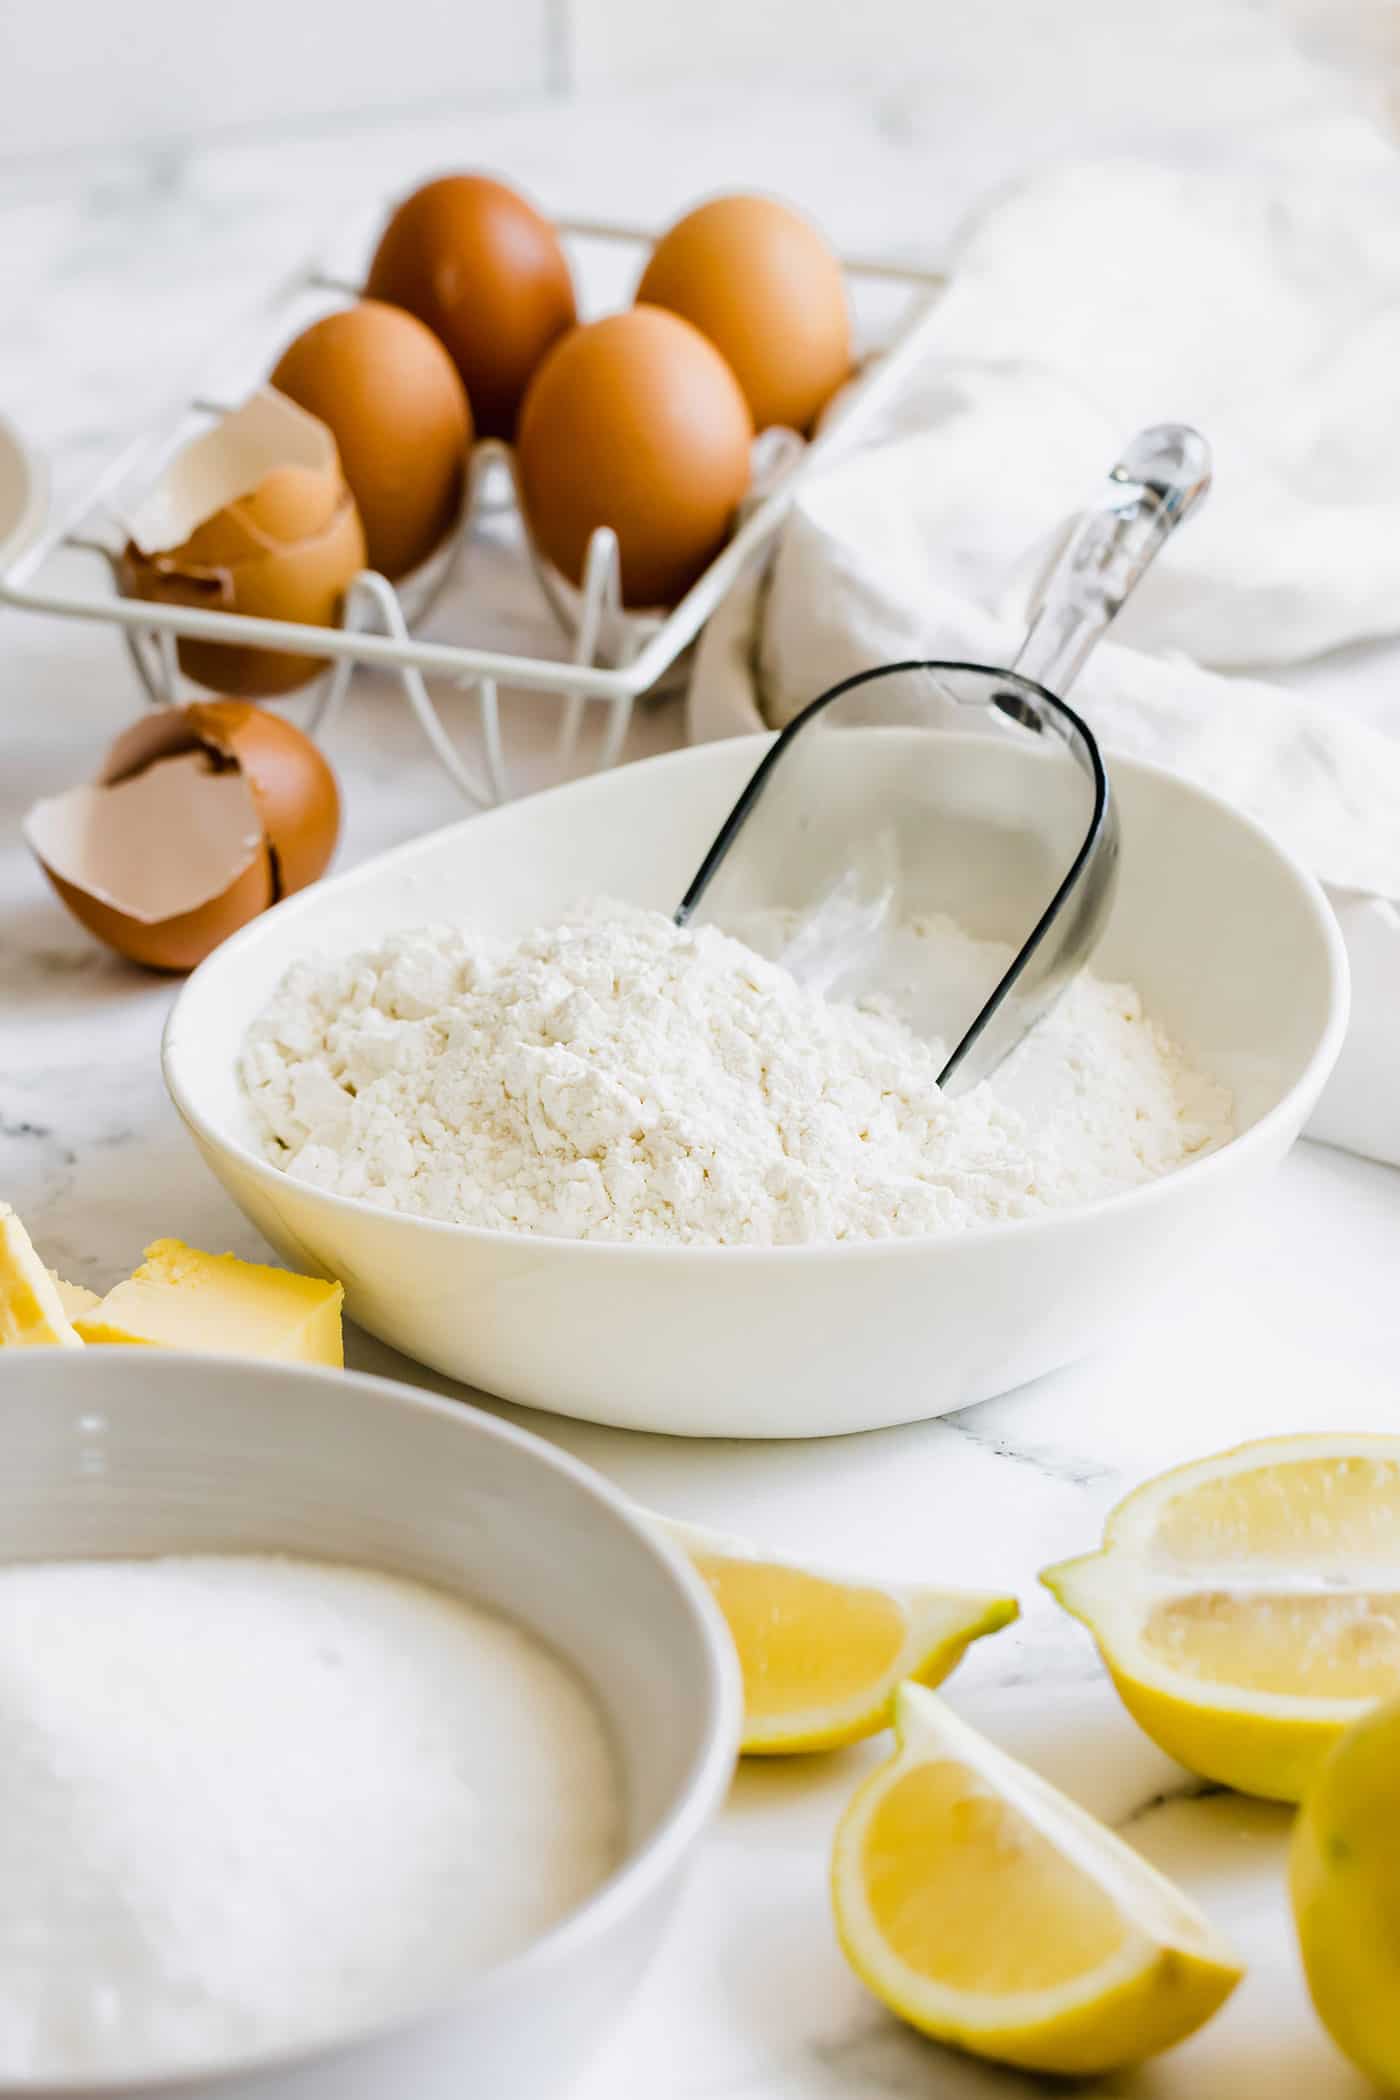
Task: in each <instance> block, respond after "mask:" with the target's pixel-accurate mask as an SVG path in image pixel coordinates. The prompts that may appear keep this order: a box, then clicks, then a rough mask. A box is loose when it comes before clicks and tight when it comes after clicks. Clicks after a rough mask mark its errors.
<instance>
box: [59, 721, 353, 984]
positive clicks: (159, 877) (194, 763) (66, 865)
mask: <svg viewBox="0 0 1400 2100" xmlns="http://www.w3.org/2000/svg"><path fill="white" fill-rule="evenodd" d="M338 829H339V797H338V795H337V792H336V786H335V779H334V776H333V774H332V773H331V770H330V768H329V766H328V765H327V764H326V762H325V760H324V759H323V758H322V756H321V754H320V752H319V751H317V749H316V747H315V745H314V744H313V743H312V742H311V741H310V739H309V738H308V737H305V736H303V735H302V733H301V731H300V730H298V729H295V728H294V727H293V726H292V724H291V723H289V722H283V721H280V720H279V719H278V718H277V717H276V716H274V715H265V714H262V713H261V712H260V711H259V710H258V709H257V708H255V707H251V706H249V705H248V704H247V703H246V702H243V701H236V700H218V701H206V702H197V703H195V704H194V705H193V706H191V707H187V708H178V709H174V708H172V709H169V710H167V711H164V712H162V713H160V714H155V715H150V716H146V717H144V718H143V719H142V720H140V721H138V722H136V723H133V724H132V726H131V727H130V728H129V729H128V730H126V731H125V732H124V733H123V734H122V735H121V736H120V737H118V738H117V740H116V742H115V743H114V744H113V745H112V747H111V749H110V751H109V752H108V754H107V758H106V761H105V763H104V765H103V769H102V772H101V774H100V776H99V778H98V780H97V782H96V783H95V784H94V785H91V786H87V787H78V788H70V789H69V790H68V791H67V793H65V794H62V795H55V796H53V797H51V798H49V799H48V800H47V801H43V802H39V803H36V804H35V806H34V808H33V809H31V810H30V812H29V814H28V816H27V817H26V819H25V824H24V831H25V837H26V839H27V841H28V843H29V846H30V849H31V851H32V852H33V853H34V855H35V858H36V859H37V860H38V862H39V864H40V866H41V867H42V868H43V870H44V872H45V874H46V875H47V876H48V878H49V880H50V881H51V882H52V884H53V886H54V888H55V889H56V890H57V892H58V894H59V896H60V897H62V899H63V901H64V902H65V904H67V906H68V908H69V910H70V911H71V912H72V913H73V915H74V917H75V918H76V919H78V920H79V921H80V923H81V924H82V925H84V926H86V927H87V928H88V930H89V932H91V933H94V934H95V935H96V936H97V938H98V939H99V940H101V941H104V942H105V943H106V944H107V945H108V946H109V947H111V948H115V949H116V951H117V952H118V954H120V955H124V956H126V957H128V958H129V959H130V960H131V961H133V962H139V963H144V964H145V965H146V966H147V967H148V968H151V969H157V970H189V969H193V967H194V966H195V964H196V963H198V962H202V961H203V959H204V957H205V956H206V955H208V954H209V953H210V951H211V950H212V949H214V948H215V947H217V946H218V944H219V942H220V941H222V940H224V939H226V938H227V936H228V935H229V934H230V933H234V932H236V931H237V929H238V928H239V927H240V926H243V925H246V924H247V922H248V921H249V920H250V919H253V918H256V917H257V915H258V914H259V912H263V911H266V910H267V909H268V907H269V906H270V905H272V904H275V903H276V902H277V900H278V898H279V897H282V896H287V895H290V894H291V892H292V891H293V890H296V889H301V888H304V887H305V886H306V884H307V883H309V882H312V881H314V880H315V879H316V877H317V876H318V875H319V874H321V873H322V871H323V870H324V869H325V867H326V865H327V863H328V862H329V860H330V857H331V853H332V852H333V850H334V847H335V840H336V834H337V831H338Z"/></svg>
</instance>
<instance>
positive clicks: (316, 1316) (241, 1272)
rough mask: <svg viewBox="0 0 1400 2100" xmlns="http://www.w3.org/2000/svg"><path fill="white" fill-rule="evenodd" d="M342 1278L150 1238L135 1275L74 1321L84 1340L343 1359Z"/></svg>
mask: <svg viewBox="0 0 1400 2100" xmlns="http://www.w3.org/2000/svg"><path fill="white" fill-rule="evenodd" d="M344 1296H345V1290H344V1286H343V1285H341V1284H339V1283H326V1282H324V1281H322V1279H321V1278H320V1277H316V1276H294V1275H293V1274H292V1273H291V1272H290V1270H287V1269H271V1268H264V1267H263V1266H262V1265H261V1264H260V1263H258V1262H251V1261H239V1260H238V1258H237V1257H236V1256H235V1255H232V1254H202V1253H201V1252H200V1251H199V1249H198V1248H197V1247H187V1246H185V1244H184V1242H183V1241H182V1240H157V1241H155V1243H154V1244H153V1245H152V1246H150V1247H148V1248H147V1249H146V1258H145V1260H144V1261H143V1262H142V1264H141V1266H140V1268H139V1269H138V1270H137V1271H136V1273H135V1275H134V1276H128V1277H127V1279H126V1281H125V1282H124V1283H119V1284H117V1285H116V1286H115V1287H114V1288H113V1289H112V1290H110V1291H108V1293H107V1295H106V1297H105V1298H103V1299H101V1300H100V1301H99V1302H98V1304H97V1305H96V1306H95V1307H94V1308H93V1309H92V1310H90V1311H88V1312H85V1313H83V1314H81V1315H80V1316H79V1317H78V1319H77V1320H76V1321H75V1322H74V1325H75V1326H76V1328H77V1332H78V1333H79V1335H81V1337H82V1339H83V1340H84V1341H85V1342H101V1343H113V1342H132V1343H139V1344H144V1345H145V1346H146V1347H148V1348H152V1349H198V1350H202V1351H204V1352H205V1353H206V1354H212V1355H215V1356H274V1357H278V1358H280V1359H282V1360H283V1361H284V1362H287V1363H308V1364H343V1363H344V1361H345V1349H344V1343H343V1340H342V1337H341V1329H340V1308H341V1303H342V1300H343V1299H344Z"/></svg>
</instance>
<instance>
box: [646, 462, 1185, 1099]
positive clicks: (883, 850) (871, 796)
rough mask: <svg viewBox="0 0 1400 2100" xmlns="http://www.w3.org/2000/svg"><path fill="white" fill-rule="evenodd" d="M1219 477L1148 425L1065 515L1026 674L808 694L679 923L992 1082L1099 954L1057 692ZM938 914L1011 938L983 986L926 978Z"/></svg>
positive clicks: (1094, 790) (1097, 792)
mask: <svg viewBox="0 0 1400 2100" xmlns="http://www.w3.org/2000/svg"><path fill="white" fill-rule="evenodd" d="M1209 485H1210V450H1209V447H1208V446H1207V444H1206V442H1205V440H1204V438H1202V437H1201V436H1200V435H1199V433H1198V432H1196V431H1194V430H1192V429H1190V428H1189V427H1187V426H1186V425H1184V424H1178V423H1162V424H1156V425H1154V426H1153V427H1152V428H1151V429H1149V430H1144V431H1142V432H1141V433H1140V434H1139V435H1138V436H1137V437H1135V438H1134V439H1133V441H1132V442H1131V444H1130V445H1128V447H1127V448H1126V450H1125V451H1124V454H1123V457H1122V458H1121V460H1120V461H1119V463H1118V465H1117V466H1116V467H1115V468H1114V469H1113V472H1112V473H1111V474H1110V476H1109V477H1108V481H1107V484H1106V486H1105V489H1104V493H1103V497H1102V499H1101V501H1100V502H1098V503H1097V504H1095V505H1094V506H1093V507H1092V508H1090V509H1089V510H1087V511H1085V512H1084V513H1083V514H1082V515H1081V516H1080V517H1079V518H1078V519H1077V520H1076V521H1075V523H1074V525H1073V526H1072V528H1071V529H1070V531H1069V534H1068V537H1067V539H1066V541H1065V543H1064V545H1063V547H1062V548H1061V550H1060V553H1059V555H1058V558H1057V559H1056V561H1055V562H1054V564H1053V566H1052V568H1051V570H1050V572H1049V574H1048V576H1047V577H1046V579H1045V580H1044V583H1043V585H1042V588H1041V590H1040V593H1039V598H1038V602H1037V606H1036V610H1035V613H1034V616H1033V618H1032V621H1031V625H1030V629H1029V632H1028V633H1027V635H1026V639H1025V642H1024V644H1023V646H1022V648H1021V652H1020V654H1019V655H1018V656H1017V658H1016V661H1015V663H1014V664H1013V665H1011V666H1010V667H1009V668H1007V669H999V668H997V667H995V666H993V665H986V664H967V663H942V662H922V661H918V662H910V663H898V664H887V665H884V666H882V667H881V668H879V669H877V670H872V671H862V672H860V673H858V674H857V675H856V676H854V677H852V678H847V679H844V680H843V681H842V682H841V684H839V685H835V686H833V687H832V688H831V690H830V691H829V692H826V693H823V694H821V695H820V696H819V698H817V699H815V700H813V701H812V702H810V704H809V705H808V706H807V707H806V708H804V709H803V711H802V713H801V714H800V715H798V716H797V718H796V719H795V720H794V721H793V722H792V723H790V724H789V726H788V727H787V728H786V729H785V730H784V731H783V732H782V734H781V735H780V736H779V737H778V739H777V741H776V742H775V743H774V744H773V746H772V747H771V749H770V750H769V751H768V752H767V754H766V755H765V757H764V758H763V760H762V761H761V763H760V764H759V766H758V768H757V770H756V771H755V772H754V774H753V777H752V778H751V780H750V781H749V782H748V785H747V786H746V787H745V789H744V792H743V793H742V795H741V796H740V797H739V800H738V801H737V802H736V803H735V805H734V808H733V809H732V810H731V811H730V813H729V816H728V817H727V818H726V820H725V822H724V824H723V826H722V827H721V829H720V832H719V834H718V836H717V837H716V839H715V842H714V844H713V845H712V846H711V848H710V850H709V852H708V853H707V854H706V856H705V859H704V861H703V862H702V864H701V866H700V869H699V871H698V873H697V874H696V876H695V879H694V881H693V882H692V883H691V885H690V888H689V889H688V890H687V891H686V894H685V896H684V898H683V899H682V901H681V904H680V907H679V909H678V911H677V912H676V921H677V924H679V925H685V924H687V923H688V922H691V921H696V920H702V919H704V920H711V921H714V922H716V923H718V924H720V925H722V926H723V927H725V929H726V930H727V931H730V932H734V933H738V934H740V935H742V936H743V937H744V938H746V939H751V940H753V941H754V944H755V945H757V946H760V947H762V948H763V949H764V950H765V952H767V953H770V954H775V955H776V956H777V957H778V958H779V959H780V960H781V961H782V962H784V963H785V964H786V965H787V966H788V967H789V968H790V969H791V970H792V971H793V973H794V975H796V976H797V977H798V978H799V979H800V980H801V981H802V982H804V983H807V984H811V985H814V986H815V987H817V988H818V989H820V990H821V991H822V992H824V993H827V994H830V995H832V996H840V997H842V998H848V999H861V1000H871V999H876V1000H878V999H882V998H884V997H886V996H888V997H889V998H890V1000H891V1003H892V1004H893V1005H895V1006H896V1007H897V1009H898V1010H899V1011H900V1012H901V1013H902V1015H903V1017H904V1018H905V1019H907V1020H908V1021H910V1022H911V1024H912V1025H913V1026H914V1027H916V1028H918V1029H920V1030H921V1032H923V1033H925V1034H927V1035H929V1036H931V1037H937V1038H938V1039H939V1040H940V1041H942V1042H944V1043H947V1042H951V1043H953V1044H954V1045H955V1047H954V1048H953V1050H952V1052H951V1054H950V1055H949V1056H948V1058H947V1061H946V1063H945V1065H944V1067H943V1069H942V1072H941V1074H940V1083H941V1084H942V1086H943V1087H944V1088H945V1089H947V1090H948V1091H949V1092H952V1093H958V1092H962V1091H964V1090H965V1089H967V1088H968V1087H971V1086H975V1085H976V1084H977V1083H978V1082H979V1081H980V1080H983V1079H985V1078H987V1076H988V1075H989V1074H990V1073H991V1072H993V1071H994V1070H995V1069H996V1067H997V1066H998V1065H999V1064H1000V1063H1001V1061H1002V1059H1003V1058H1004V1057H1005V1056H1006V1055H1007V1054H1008V1052H1009V1051H1011V1050H1013V1049H1014V1048H1015V1046H1016V1044H1017V1043H1018V1042H1020V1040H1021V1038H1022V1037H1023V1036H1024V1035H1025V1034H1026V1032H1027V1031H1028V1030H1029V1029H1030V1028H1032V1027H1033V1026H1034V1025H1035V1023H1036V1022H1037V1021H1038V1020H1039V1019H1040V1018H1041V1017H1042V1016H1043V1015H1044V1014H1046V1013H1047V1012H1048V1011H1049V1010H1050V1008H1051V1006H1053V1004H1054V1002H1055V1000H1056V999H1057V998H1058V996H1059V994H1060V993H1061V992H1062V991H1063V989H1064V987H1065V986H1066V985H1067V984H1068V982H1069V980H1070V979H1071V977H1072V976H1073V975H1074V973H1075V972H1076V971H1077V970H1078V969H1079V968H1080V967H1081V966H1082V964H1083V963H1084V962H1085V961H1086V960H1087V959H1088V957H1089V955H1090V954H1091V953H1092V951H1093V948H1094V945H1095V943H1096V942H1097V940H1098V938H1099V935H1100V933H1101V932H1102V930H1103V927H1104V924H1105V921H1106V919H1107V916H1108V909H1109V905H1110V903H1111V901H1112V897H1113V890H1114V884H1115V880H1116V873H1117V859H1118V814H1117V807H1116V804H1115V803H1114V800H1113V796H1112V792H1111V789H1110V785H1109V780H1108V775H1107V772H1106V770H1105V768H1104V763H1103V759H1102V757H1101V756H1100V753H1099V747H1098V744H1097V742H1096V741H1095V739H1094V736H1093V733H1092V732H1091V730H1090V729H1089V727H1088V725H1087V724H1086V723H1085V722H1084V721H1083V720H1082V719H1081V718H1080V716H1079V715H1077V714H1076V713H1075V712H1074V710H1073V708H1071V707H1069V706H1068V705H1067V704H1066V702H1065V700H1064V699H1063V697H1062V695H1063V694H1064V693H1065V692H1066V691H1067V690H1068V689H1069V687H1070V685H1071V684H1072V682H1073V680H1074V678H1075V676H1076V674H1077V673H1078V671H1079V669H1080V667H1081V665H1082V664H1083V663H1084V661H1085V659H1086V658H1087V656H1088V655H1089V652H1090V651H1091V649H1092V648H1093V647H1094V645H1095V643H1096V642H1097V641H1098V640H1099V637H1100V636H1101V635H1102V634H1103V633H1104V632H1105V631H1106V629H1107V628H1108V627H1109V625H1110V624H1111V622H1112V620H1113V619H1114V617H1115V615H1116V614H1117V613H1118V611H1119V610H1120V608H1121V607H1122V605H1123V604H1124V602H1125V601H1126V599H1127V598H1128V596H1129V594H1130V593H1131V591H1132V590H1133V589H1134V588H1135V586H1136V585H1137V583H1138V582H1139V580H1140V579H1141V577H1142V576H1143V575H1144V574H1145V572H1146V570H1147V569H1148V567H1149V566H1150V565H1151V563H1152V561H1153V560H1154V559H1155V558H1156V556H1157V554H1158V553H1159V551H1160V550H1161V548H1162V547H1163V546H1164V545H1165V544H1166V542H1167V540H1168V539H1169V538H1170V536H1171V534H1172V533H1173V532H1174V531H1175V529H1176V527H1177V526H1178V525H1179V524H1180V523H1181V522H1182V520H1183V519H1184V518H1185V517H1187V516H1188V515H1189V514H1190V512H1191V510H1192V509H1193V508H1194V507H1195V505H1196V504H1197V503H1198V502H1199V501H1200V500H1201V499H1202V497H1203V496H1204V495H1205V493H1206V491H1207V489H1208V487H1209ZM940 914H947V915H948V916H950V917H952V918H954V919H956V920H957V921H958V922H959V924H960V925H962V926H964V927H966V928H967V929H968V931H970V932H971V933H973V934H975V935H977V936H978V937H979V939H983V940H996V941H1000V942H1005V943H1008V944H1010V945H1011V947H1012V948H1013V949H1014V954H1013V957H1012V959H1011V961H1010V962H1009V964H1006V965H1005V966H1004V967H1003V966H1002V965H1001V964H1000V963H998V964H997V965H996V974H995V976H994V978H993V979H991V980H984V981H982V982H980V983H976V982H971V981H969V982H968V983H966V984H964V985H960V986H949V985H948V984H946V983H937V982H934V981H932V977H931V975H930V976H928V978H927V980H926V981H925V979H923V978H921V973H920V969H919V957H918V943H917V940H915V941H914V942H912V943H911V941H910V940H909V938H908V931H907V929H908V928H909V927H910V926H911V925H912V924H915V923H917V921H918V920H919V919H921V918H924V919H927V918H928V917H931V916H935V915H940Z"/></svg>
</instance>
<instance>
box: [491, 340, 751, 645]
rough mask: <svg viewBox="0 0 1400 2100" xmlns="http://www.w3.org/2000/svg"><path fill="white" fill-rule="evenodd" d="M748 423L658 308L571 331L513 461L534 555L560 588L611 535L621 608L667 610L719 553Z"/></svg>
mask: <svg viewBox="0 0 1400 2100" xmlns="http://www.w3.org/2000/svg"><path fill="white" fill-rule="evenodd" d="M752 442H753V423H752V421H751V419H750V416H749V411H748V408H747V406H746V404H745V401H744V397H743V395H742V393H741V392H740V391H739V385H738V382H737V380H736V379H735V377H734V374H733V373H732V372H731V371H730V369H729V367H728V365H727V364H726V363H725V361H724V359H723V358H722V357H721V356H720V354H719V352H718V351H717V350H716V349H715V347H714V345H713V344H712V343H710V342H707V341H706V339H705V337H704V336H703V335H701V334H700V332H699V330H698V329H695V328H692V327H691V325H690V323H689V322H688V321H683V320H681V319H679V318H678V316H677V315H675V314H669V313H663V312H662V311H661V310H660V308H659V307H654V306H636V307H633V308H632V309H631V311H630V312H628V313H621V314H609V315H608V316H607V317H606V319H604V320H601V321H593V322H590V323H589V324H588V325H587V326H586V327H583V328H575V329H574V330H573V331H572V333H571V334H569V335H566V336H565V337H563V339H562V340H561V341H560V342H558V343H556V344H555V346H554V348H553V350H551V351H550V353H549V356H548V357H547V358H546V359H545V361H544V363H543V364H542V365H541V366H540V369H539V371H538V372H537V373H536V374H535V377H534V379H533V380H532V382H531V384H530V391H529V393H528V394H527V395H526V397H525V406H524V408H523V410H522V411H521V416H520V433H519V438H518V460H519V468H520V482H521V490H522V494H523V496H524V502H525V512H526V517H527V519H528V522H529V526H530V530H531V532H532V534H533V535H534V538H535V541H536V544H537V545H538V546H539V547H540V548H541V549H542V551H543V552H544V553H545V554H546V555H547V556H548V558H549V559H550V561H552V562H553V563H554V565H555V566H556V568H558V569H560V570H561V571H562V572H563V574H564V575H565V576H567V577H568V579H569V580H570V582H572V583H579V582H581V581H582V578H583V567H584V561H585V558H586V555H587V552H588V542H589V538H590V536H591V534H592V533H593V532H594V530H595V529H596V528H597V527H598V526H600V525H608V526H611V528H612V530H613V531H614V532H615V533H616V534H617V539H618V550H619V555H620V560H621V569H622V595H623V598H624V601H625V602H626V603H627V604H628V605H640V606H660V605H672V604H674V603H675V601H676V600H677V599H678V598H680V597H681V596H683V594H684V593H685V591H686V590H688V589H689V587H690V585H691V584H692V583H694V582H695V580H696V578H697V577H698V576H699V575H700V574H701V572H702V571H703V570H704V568H705V567H706V566H707V564H708V563H709V562H710V561H711V560H712V559H713V557H714V556H715V555H716V554H717V553H718V552H719V550H720V548H721V547H722V546H723V544H724V541H725V539H726V538H727V536H728V533H729V529H730V526H731V524H732V522H733V518H734V513H735V511H736V509H737V508H738V505H739V503H740V501H741V499H742V497H743V495H744V492H745V490H746V489H747V487H748V483H749V470H750V462H749V453H750V448H751V445H752Z"/></svg>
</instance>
